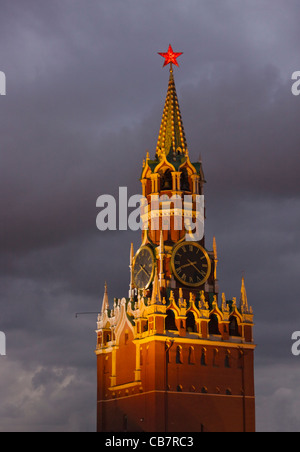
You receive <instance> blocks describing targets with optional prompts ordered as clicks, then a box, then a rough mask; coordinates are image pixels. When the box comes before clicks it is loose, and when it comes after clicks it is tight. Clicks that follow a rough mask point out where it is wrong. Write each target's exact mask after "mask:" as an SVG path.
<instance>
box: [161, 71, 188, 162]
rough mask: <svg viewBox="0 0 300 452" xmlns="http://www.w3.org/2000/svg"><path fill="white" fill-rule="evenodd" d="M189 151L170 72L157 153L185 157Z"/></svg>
mask: <svg viewBox="0 0 300 452" xmlns="http://www.w3.org/2000/svg"><path fill="white" fill-rule="evenodd" d="M186 149H187V144H186V139H185V133H184V128H183V123H182V118H181V113H180V108H179V103H178V98H177V93H176V87H175V81H174V75H173V71H170V79H169V86H168V92H167V97H166V102H165V106H164V111H163V116H162V121H161V126H160V131H159V136H158V142H157V147H156V153H157V155H158V156H160V155H161V154H165V155H169V154H170V153H171V154H173V155H177V154H183V155H185V153H186Z"/></svg>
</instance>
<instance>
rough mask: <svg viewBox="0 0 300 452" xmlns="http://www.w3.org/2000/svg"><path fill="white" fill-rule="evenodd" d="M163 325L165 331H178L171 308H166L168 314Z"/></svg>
mask: <svg viewBox="0 0 300 452" xmlns="http://www.w3.org/2000/svg"><path fill="white" fill-rule="evenodd" d="M165 327H166V330H167V331H178V329H177V326H176V323H175V314H174V312H173V311H172V309H169V310H168V314H167V317H166V321H165Z"/></svg>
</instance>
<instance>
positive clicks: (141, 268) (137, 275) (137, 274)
mask: <svg viewBox="0 0 300 452" xmlns="http://www.w3.org/2000/svg"><path fill="white" fill-rule="evenodd" d="M140 267H141V269H140V270H139V271H138V272H137V274H136V275H135V278H137V277H138V276H139V274H140V273H141V271H142V270H143V269H142V266H141V265H140Z"/></svg>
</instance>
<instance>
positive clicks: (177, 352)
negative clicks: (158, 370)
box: [176, 346, 183, 364]
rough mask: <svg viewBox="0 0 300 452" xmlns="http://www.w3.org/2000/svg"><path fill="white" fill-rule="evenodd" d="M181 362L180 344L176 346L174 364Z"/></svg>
mask: <svg viewBox="0 0 300 452" xmlns="http://www.w3.org/2000/svg"><path fill="white" fill-rule="evenodd" d="M182 363H183V359H182V348H181V347H180V346H178V347H177V349H176V364H182Z"/></svg>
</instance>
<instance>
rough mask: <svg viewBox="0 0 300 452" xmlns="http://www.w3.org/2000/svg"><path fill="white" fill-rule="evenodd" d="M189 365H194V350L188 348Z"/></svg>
mask: <svg viewBox="0 0 300 452" xmlns="http://www.w3.org/2000/svg"><path fill="white" fill-rule="evenodd" d="M189 364H195V350H194V347H190V348H189Z"/></svg>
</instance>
